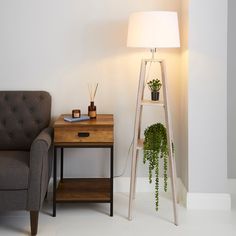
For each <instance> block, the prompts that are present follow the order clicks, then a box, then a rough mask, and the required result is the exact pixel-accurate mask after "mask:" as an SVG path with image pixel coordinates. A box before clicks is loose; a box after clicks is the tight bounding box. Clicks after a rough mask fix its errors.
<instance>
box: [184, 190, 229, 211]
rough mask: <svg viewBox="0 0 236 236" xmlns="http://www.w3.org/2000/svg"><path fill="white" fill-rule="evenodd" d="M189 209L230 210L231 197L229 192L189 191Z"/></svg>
mask: <svg viewBox="0 0 236 236" xmlns="http://www.w3.org/2000/svg"><path fill="white" fill-rule="evenodd" d="M187 209H190V210H230V209H231V197H230V194H228V193H189V192H188V193H187Z"/></svg>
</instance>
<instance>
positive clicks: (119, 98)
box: [0, 0, 180, 176]
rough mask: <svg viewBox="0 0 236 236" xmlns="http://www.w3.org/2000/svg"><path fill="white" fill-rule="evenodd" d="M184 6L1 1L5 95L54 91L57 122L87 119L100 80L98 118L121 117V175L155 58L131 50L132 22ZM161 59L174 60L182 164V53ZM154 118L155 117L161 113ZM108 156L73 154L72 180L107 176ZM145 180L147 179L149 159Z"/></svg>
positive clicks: (159, 0)
mask: <svg viewBox="0 0 236 236" xmlns="http://www.w3.org/2000/svg"><path fill="white" fill-rule="evenodd" d="M179 7H180V0H176V1H173V0H145V1H137V0H126V1H124V0H123V1H117V0H110V1H107V0H99V1H97V0H86V1H78V0H40V1H32V0H21V1H19V0H1V1H0V35H1V37H0V52H1V53H0V89H1V90H20V89H23V90H31V89H33V90H47V91H49V92H50V93H51V95H52V98H53V101H52V102H53V107H52V111H53V117H57V116H58V115H59V114H61V113H69V112H70V111H71V110H72V109H73V108H80V109H81V110H82V112H85V113H86V112H87V106H88V104H89V95H88V90H87V84H88V83H90V82H94V83H96V82H98V83H99V88H98V92H97V97H96V99H95V103H96V105H97V110H98V112H99V113H114V115H115V173H116V174H119V173H121V171H122V170H123V167H124V165H125V160H126V158H127V156H128V148H129V145H130V143H131V140H132V136H133V123H134V111H135V103H136V92H137V85H138V75H139V66H140V60H141V58H142V57H149V56H150V55H149V53H148V52H145V51H144V50H135V49H128V48H126V33H127V23H128V16H129V15H130V13H131V12H135V11H141V10H177V11H178V10H179ZM159 55H160V57H163V58H165V59H166V61H167V69H168V71H167V72H168V75H169V78H170V82H171V88H170V91H171V102H172V104H171V105H172V115H173V121H174V137H175V140H176V143H175V146H176V154H177V155H176V158H177V160H178V155H179V150H180V148H179V147H180V144H179V143H180V139H179V138H178V137H179V132H180V130H179V122H180V120H179V119H180V116H179V113H180V109H179V97H180V94H179V93H180V89H179V86H180V85H179V81H178V79H179V68H180V60H179V59H180V50H178V49H175V50H172V49H170V50H160V51H159ZM148 112H149V113H148V114H149V116H150V117H152V116H153V114H154V112H151V111H148ZM158 114H159V113H157V115H158ZM94 154H96V156H94ZM106 154H107V151H106V150H92V151H89V150H85V149H83V150H75V149H73V150H67V151H66V152H65V155H66V161H65V174H66V175H67V176H75V175H78V176H98V175H99V176H103V175H106V174H107V171H106V167H107V166H108V163H107V161H106V160H107V158H106V157H105V158H104V155H106ZM75 156H80V158H76V157H75ZM177 163H178V161H177ZM179 170H180V168H179ZM125 175H129V171H127V172H126V174H125ZM138 175H139V176H146V175H147V169H146V168H144V167H143V164H142V161H140V162H139V172H138Z"/></svg>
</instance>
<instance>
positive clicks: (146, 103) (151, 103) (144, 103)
mask: <svg viewBox="0 0 236 236" xmlns="http://www.w3.org/2000/svg"><path fill="white" fill-rule="evenodd" d="M141 105H142V106H161V107H164V102H162V101H152V100H147V99H144V100H142V101H141Z"/></svg>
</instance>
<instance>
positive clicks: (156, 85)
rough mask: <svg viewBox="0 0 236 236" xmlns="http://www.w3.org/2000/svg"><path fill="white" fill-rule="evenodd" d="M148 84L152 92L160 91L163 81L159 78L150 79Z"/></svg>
mask: <svg viewBox="0 0 236 236" xmlns="http://www.w3.org/2000/svg"><path fill="white" fill-rule="evenodd" d="M147 85H148V87H149V89H150V90H151V91H152V92H154V91H156V92H158V91H160V89H161V86H162V84H161V81H160V80H159V79H153V80H150V81H148V82H147Z"/></svg>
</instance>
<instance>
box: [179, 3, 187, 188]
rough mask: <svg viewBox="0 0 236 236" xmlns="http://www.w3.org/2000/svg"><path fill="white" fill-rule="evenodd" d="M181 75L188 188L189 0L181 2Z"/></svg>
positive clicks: (183, 154)
mask: <svg viewBox="0 0 236 236" xmlns="http://www.w3.org/2000/svg"><path fill="white" fill-rule="evenodd" d="M181 26H182V27H181V38H182V40H181V77H180V85H181V90H180V123H179V125H180V132H179V135H180V155H179V162H180V167H181V170H180V172H179V173H180V178H181V180H182V182H183V184H184V186H185V188H186V189H187V190H188V79H189V77H188V76H189V72H188V66H189V57H188V35H189V0H182V2H181Z"/></svg>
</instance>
